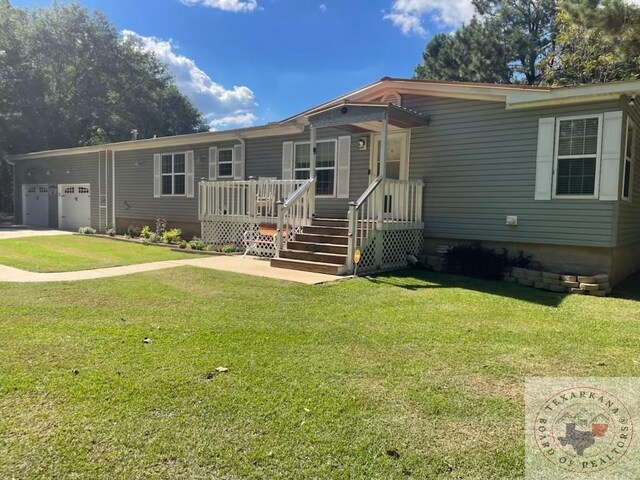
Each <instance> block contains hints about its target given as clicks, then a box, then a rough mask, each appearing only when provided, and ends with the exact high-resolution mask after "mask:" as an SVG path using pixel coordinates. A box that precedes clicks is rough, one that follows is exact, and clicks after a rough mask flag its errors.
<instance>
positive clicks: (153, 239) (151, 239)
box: [144, 232, 162, 243]
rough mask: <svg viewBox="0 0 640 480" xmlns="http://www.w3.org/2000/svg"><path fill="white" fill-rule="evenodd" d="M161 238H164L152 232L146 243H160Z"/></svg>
mask: <svg viewBox="0 0 640 480" xmlns="http://www.w3.org/2000/svg"><path fill="white" fill-rule="evenodd" d="M161 240H162V237H161V236H160V235H158V234H157V233H155V232H151V235H149V238H145V239H144V241H145V243H160V241H161Z"/></svg>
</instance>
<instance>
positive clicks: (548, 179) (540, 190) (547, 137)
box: [534, 117, 556, 200]
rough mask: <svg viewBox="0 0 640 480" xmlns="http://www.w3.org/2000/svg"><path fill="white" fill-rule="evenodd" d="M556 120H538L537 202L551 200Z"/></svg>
mask: <svg viewBox="0 0 640 480" xmlns="http://www.w3.org/2000/svg"><path fill="white" fill-rule="evenodd" d="M555 130H556V119H555V118H553V117H551V118H541V119H539V120H538V153H537V158H536V187H535V197H534V198H535V199H536V200H551V188H552V185H553V152H554V149H555Z"/></svg>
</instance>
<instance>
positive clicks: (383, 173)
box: [375, 112, 389, 230]
mask: <svg viewBox="0 0 640 480" xmlns="http://www.w3.org/2000/svg"><path fill="white" fill-rule="evenodd" d="M388 136H389V113H388V112H385V114H384V117H383V119H382V131H381V132H380V178H382V182H381V183H380V186H379V187H378V188H377V189H376V193H375V195H376V198H375V205H376V210H377V212H378V215H377V217H378V218H377V229H378V230H382V227H383V223H384V204H385V179H386V178H387V143H388Z"/></svg>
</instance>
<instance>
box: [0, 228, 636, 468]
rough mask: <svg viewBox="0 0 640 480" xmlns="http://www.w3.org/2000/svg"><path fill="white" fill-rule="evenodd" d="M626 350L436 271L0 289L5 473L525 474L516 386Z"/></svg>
mask: <svg viewBox="0 0 640 480" xmlns="http://www.w3.org/2000/svg"><path fill="white" fill-rule="evenodd" d="M87 241H88V240H87ZM639 337H640V309H639V308H638V303H637V302H636V301H634V300H627V299H616V298H605V299H600V298H595V297H584V296H572V297H568V296H562V295H558V294H552V293H546V292H541V291H538V290H533V289H528V288H523V287H519V286H517V285H511V284H502V283H492V282H484V281H480V280H473V279H465V278H461V277H454V276H447V275H441V274H435V273H423V274H419V276H416V277H413V276H411V275H410V274H409V273H406V274H396V275H387V276H380V277H377V278H372V279H365V278H360V279H356V280H349V281H343V282H338V283H334V284H329V285H323V286H316V287H309V286H304V285H293V284H288V283H282V282H277V281H273V280H268V279H261V278H250V277H247V276H242V275H236V274H229V273H222V272H216V271H212V270H204V269H197V268H189V267H180V268H176V269H172V270H171V271H157V272H150V273H145V274H139V275H131V276H126V277H118V278H113V279H108V280H94V281H87V282H77V283H60V284H21V285H17V284H16V285H14V284H0V478H83V479H85V478H86V479H112V478H119V479H130V478H158V479H160V478H172V479H174V478H185V479H191V478H221V479H222V478H233V479H239V478H242V479H265V478H268V479H279V478H282V479H309V478H345V479H346V478H367V479H373V478H380V479H383V478H384V479H388V478H420V479H422V478H447V479H482V480H486V479H517V478H522V476H523V465H524V461H523V444H524V442H523V438H522V437H523V416H524V407H523V400H522V394H523V389H524V385H523V382H524V378H525V377H526V376H529V375H531V376H538V375H542V376H544V375H547V376H564V375H567V376H588V375H593V376H639V375H640V363H639V362H638V361H637V359H638V358H640V342H639V341H638V338H639ZM144 338H149V339H150V341H149V342H148V343H145V342H143V339H144ZM219 366H223V367H227V368H228V369H229V370H228V372H223V373H218V372H216V370H215V369H216V367H219Z"/></svg>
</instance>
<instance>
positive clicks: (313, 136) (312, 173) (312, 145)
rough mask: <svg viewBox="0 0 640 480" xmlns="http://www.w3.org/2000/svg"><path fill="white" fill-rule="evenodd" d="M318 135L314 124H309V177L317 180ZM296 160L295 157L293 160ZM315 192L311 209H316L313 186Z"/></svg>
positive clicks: (314, 196)
mask: <svg viewBox="0 0 640 480" xmlns="http://www.w3.org/2000/svg"><path fill="white" fill-rule="evenodd" d="M317 136H318V132H317V130H316V127H314V126H313V125H309V178H312V179H313V181H314V182H315V181H316V147H317V143H318V142H317ZM293 161H294V162H295V159H294V160H293ZM313 188H314V190H313V193H312V195H311V199H310V202H309V203H310V207H311V211H312V212H315V211H316V191H315V186H314V187H313Z"/></svg>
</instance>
